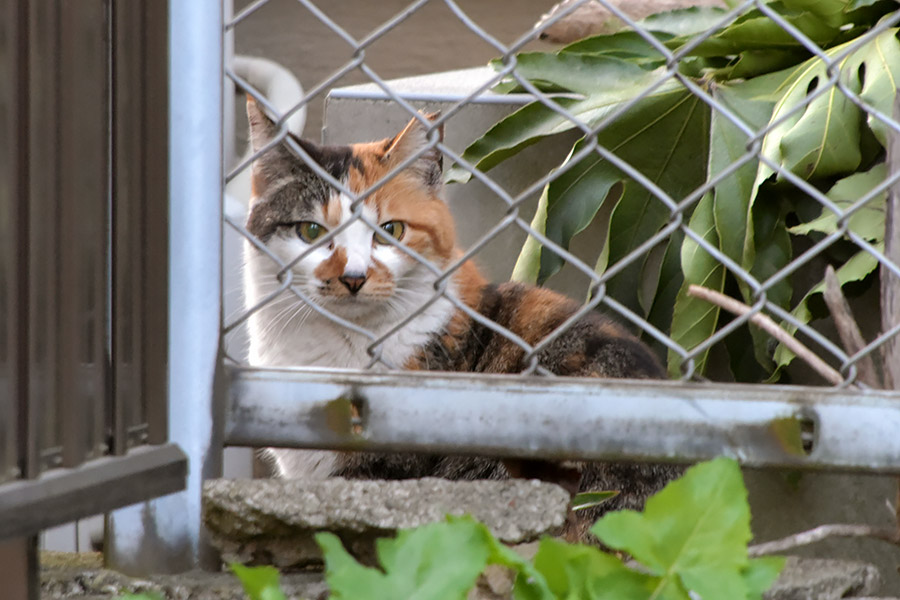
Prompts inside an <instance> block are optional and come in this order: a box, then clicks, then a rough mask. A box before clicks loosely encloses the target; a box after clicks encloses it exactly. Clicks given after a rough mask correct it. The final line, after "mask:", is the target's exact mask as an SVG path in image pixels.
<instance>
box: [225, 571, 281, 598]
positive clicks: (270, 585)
mask: <svg viewBox="0 0 900 600" xmlns="http://www.w3.org/2000/svg"><path fill="white" fill-rule="evenodd" d="M228 568H229V569H231V571H232V572H233V573H234V574H235V575H236V576H237V578H238V579H239V580H240V581H241V585H242V586H243V588H244V592H245V593H246V594H247V596H248V597H249V598H250V600H286V598H285V595H284V592H282V591H281V584H280V583H279V575H278V569H276V568H275V567H268V566H264V567H245V566H244V565H242V564H240V563H231V564H229V565H228Z"/></svg>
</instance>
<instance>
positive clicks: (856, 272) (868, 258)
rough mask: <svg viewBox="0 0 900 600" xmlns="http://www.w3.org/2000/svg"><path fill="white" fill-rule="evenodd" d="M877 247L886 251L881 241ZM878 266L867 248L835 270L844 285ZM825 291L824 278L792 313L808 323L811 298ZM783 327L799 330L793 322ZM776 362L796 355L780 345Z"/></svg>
mask: <svg viewBox="0 0 900 600" xmlns="http://www.w3.org/2000/svg"><path fill="white" fill-rule="evenodd" d="M875 249H876V250H878V251H879V252H883V251H884V244H883V243H879V244H875ZM876 268H878V259H877V258H875V257H874V256H872V255H871V254H869V252H868V251H866V250H860V251H859V252H857V253H856V254H854V255H853V256H852V257H851V258H850V260H848V261H847V262H845V263H844V264H843V265H842V266H841V267H840V268H839V269H837V270H836V271H835V275H836V276H837V279H838V281H839V282H840V284H841V286H842V287H843V286H844V285H846V284H847V283H849V282H851V281H862V280H863V279H865V278H866V277H867V276H868V275H869V274H871V273H872V272H873V271H875V269H876ZM824 291H825V281H824V279H823V280H822V281H820V282H819V283H818V284H817V285H816V286H814V287H813V288H812V289H811V290H809V292H807V293H806V295H805V296H803V298H802V299H801V300H800V302H799V303H798V304H797V307H796V308H795V309H794V310H792V311H791V315H792V316H793V317H794V319H795V320H796V321H798V322H800V323H803V324H806V323H809V321H810V320H811V318H812V314H811V313H810V311H809V300H810V298H812V296H814V295H816V294H821V293H823V292H824ZM782 327H783V328H784V329H785V330H786V331H787V332H788V333H790V334H792V335H793V334H794V332H796V331H797V327H796V326H795V325H793V324H791V323H784V324H782ZM774 358H775V363H776V365H777V366H778V367H779V368H781V367H784V366H786V365H788V364H790V363H791V361H792V360H794V358H795V355H794V353H793V352H791V351H790V350H788V349H787V348H786V347H784V346H783V345H780V344H779V346H778V348H777V349H776V350H775V357H774Z"/></svg>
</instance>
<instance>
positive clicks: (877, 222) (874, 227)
mask: <svg viewBox="0 0 900 600" xmlns="http://www.w3.org/2000/svg"><path fill="white" fill-rule="evenodd" d="M886 177H887V168H886V167H885V165H884V163H880V164H877V165H875V166H874V167H872V168H871V169H870V170H868V171H866V172H864V173H855V174H853V175H850V176H849V177H845V178H844V179H841V180H840V181H838V182H837V183H835V184H834V186H832V188H831V189H830V190H828V192H827V193H826V196H828V198H829V199H830V200H831V201H832V202H834V203H835V204H836V205H837V206H838V207H840V208H841V209H843V210H846V209H848V208H849V207H850V206H851V205H853V204H854V203H855V202H857V201H858V200H859V199H860V198H862V197H863V196H865V195H866V194H868V193H869V192H870V191H871V190H872V189H874V188H875V186H877V185H879V184H880V183H882V182H883V181H884V179H885V178H886ZM885 198H886V194H885V193H884V192H882V193H881V194H878V195H877V196H875V197H874V198H873V199H872V200H870V201H869V202H867V203H866V204H865V205H864V206H863V207H862V208H859V209H858V210H857V211H856V212H854V213H853V215H851V217H850V218H849V220H848V226H849V228H850V229H851V230H852V231H854V232H855V233H856V234H857V235H859V236H860V237H862V238H865V239H867V240H869V241H870V242H872V243H873V245H874V246H875V247H876V248H878V249H879V250H880V249H881V248H883V247H884V211H885V208H884V207H885ZM789 231H790V232H791V233H793V234H795V235H807V234H810V233H812V232H820V233H824V234H831V233H834V232H835V231H837V217H836V216H835V214H834V213H832V212H831V211H830V210H828V209H825V208H823V209H822V214H821V215H820V216H819V217H817V218H816V219H813V220H812V221H810V222H808V223H801V224H800V225H796V226H794V227H791V228H790V230H789ZM877 267H878V260H877V259H876V258H875V257H873V256H872V255H871V254H869V253H868V252H867V251H865V250H861V251H859V252H858V253H856V254H855V255H853V256H852V257H851V258H850V260H848V261H846V262H845V263H844V264H843V265H841V266H840V267H839V268H838V269H837V271H836V272H835V274H836V275H837V279H838V281H839V282H840V284H841V286H844V285H845V284H847V283H849V282H851V281H861V280H863V279H865V278H866V277H868V276H869V275H870V274H871V273H872V272H873V271H875V269H876V268H877ZM824 291H825V280H824V277H823V279H822V280H820V281H819V283H818V284H816V285H815V286H813V287H812V288H811V289H810V290H809V291H808V292H807V293H806V294H805V295H804V296H803V298H802V299H801V300H800V302H799V303H798V304H797V306H796V307H795V308H794V309H793V310H792V311H791V315H792V316H793V317H794V319H795V320H797V321H798V322H800V323H803V324H806V323H809V321H810V320H811V318H812V314H811V313H810V311H809V301H810V299H811V298H812V297H813V296H815V295H817V294H822V293H823V292H824ZM783 327H784V328H785V329H786V330H787V331H788V332H789V333H791V334H793V333H794V332H796V331H797V327H796V326H795V325H793V324H791V323H785V324H783ZM793 359H794V353H793V352H791V351H790V350H788V349H787V348H785V347H784V346H782V345H779V346H778V348H777V349H776V351H775V363H776V365H777V366H778V367H779V368H781V367H784V366H786V365H788V364H790V362H791V361H792V360H793Z"/></svg>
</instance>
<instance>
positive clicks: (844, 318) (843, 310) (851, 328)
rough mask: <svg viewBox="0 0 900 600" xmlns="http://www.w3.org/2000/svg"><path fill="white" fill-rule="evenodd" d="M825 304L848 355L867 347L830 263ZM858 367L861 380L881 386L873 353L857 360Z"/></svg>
mask: <svg viewBox="0 0 900 600" xmlns="http://www.w3.org/2000/svg"><path fill="white" fill-rule="evenodd" d="M822 296H823V297H824V298H825V304H827V305H828V310H829V311H830V312H831V318H832V319H833V320H834V326H835V328H836V329H837V332H838V335H839V336H840V338H841V344H842V345H843V346H844V350H845V351H846V352H847V354H848V355H850V356H853V355H854V354H856V353H858V352H859V351H860V350H862V349H863V348H865V346H866V341H865V339H863V336H862V333H860V331H859V325H858V324H857V322H856V319H854V318H853V311H852V310H851V309H850V304H849V303H848V302H847V299H846V298H845V297H844V294H843V292H842V291H841V282H840V281H838V278H837V275H836V274H835V272H834V267H832V266H831V265H828V266H827V267H826V268H825V293H824V294H822ZM876 351H877V350H874V351H873V352H876ZM856 368H857V369H858V372H859V380H860V381H861V382H863V383H865V384H866V385H868V386H871V387H873V388H880V387H881V380H880V379H879V377H878V372H877V371H876V370H875V362H874V361H873V360H872V355H871V354H867V355H866V356H863V357H862V358H860V359H859V360H857V361H856Z"/></svg>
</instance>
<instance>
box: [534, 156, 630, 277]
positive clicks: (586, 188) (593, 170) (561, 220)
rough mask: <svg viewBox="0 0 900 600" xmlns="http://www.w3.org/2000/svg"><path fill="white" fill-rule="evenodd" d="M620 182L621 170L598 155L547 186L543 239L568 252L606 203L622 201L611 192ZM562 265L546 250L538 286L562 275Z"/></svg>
mask: <svg viewBox="0 0 900 600" xmlns="http://www.w3.org/2000/svg"><path fill="white" fill-rule="evenodd" d="M584 144H585V142H584V140H579V141H578V142H577V143H576V144H575V147H574V148H573V149H572V154H574V153H577V152H578V151H580V150H581V149H582V148H583V147H584ZM570 157H571V154H570ZM564 164H565V163H564ZM621 181H622V174H621V173H620V172H619V170H618V169H617V168H615V167H614V166H613V165H611V164H609V163H607V162H605V161H603V162H601V160H600V159H599V158H598V157H597V156H596V155H590V156H588V157H587V158H585V159H582V160H580V161H579V162H578V163H576V164H575V165H574V166H572V167H570V168H569V169H568V170H567V171H565V172H564V173H562V174H561V175H560V176H559V177H557V178H556V179H554V180H553V181H551V182H550V183H549V184H547V187H546V194H547V216H546V219H545V221H544V231H543V233H544V235H546V236H547V237H548V238H550V239H551V240H553V241H554V242H556V243H557V244H559V245H561V246H562V247H563V248H568V247H569V242H571V241H572V238H573V237H575V235H576V234H578V233H580V232H581V231H583V230H584V229H585V228H586V227H587V226H588V225H589V224H590V223H591V221H592V220H593V219H594V216H595V215H596V214H597V212H598V211H599V210H600V208H601V206H603V204H604V202H606V201H607V199H609V200H611V201H617V200H619V199H620V196H619V198H616V197H615V194H611V193H610V192H611V191H613V187H614V186H616V184H618V183H620V182H621ZM608 240H609V236H608V235H607V236H606V239H605V240H604V244H608ZM563 263H564V261H563V259H562V257H561V256H559V255H558V254H556V253H555V252H553V251H551V250H549V249H544V250H543V251H542V253H541V260H540V270H539V273H538V278H537V281H538V283H543V282H545V281H546V280H547V279H548V278H549V277H550V276H551V275H553V274H554V273H556V272H557V271H559V270H560V269H561V268H562V266H563Z"/></svg>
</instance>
